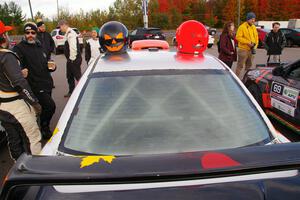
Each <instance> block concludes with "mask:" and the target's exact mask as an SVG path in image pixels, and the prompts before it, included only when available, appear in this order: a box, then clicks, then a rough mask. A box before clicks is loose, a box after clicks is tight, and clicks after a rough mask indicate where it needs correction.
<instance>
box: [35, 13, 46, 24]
mask: <svg viewBox="0 0 300 200" xmlns="http://www.w3.org/2000/svg"><path fill="white" fill-rule="evenodd" d="M44 18H45V16H44V14H42V13H41V12H40V11H38V12H37V13H36V14H35V16H34V21H35V22H36V21H38V20H43V19H44Z"/></svg>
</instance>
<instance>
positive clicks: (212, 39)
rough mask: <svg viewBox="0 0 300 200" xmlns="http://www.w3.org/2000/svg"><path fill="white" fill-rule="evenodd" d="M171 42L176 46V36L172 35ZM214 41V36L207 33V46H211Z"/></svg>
mask: <svg viewBox="0 0 300 200" xmlns="http://www.w3.org/2000/svg"><path fill="white" fill-rule="evenodd" d="M172 43H173V46H177V41H176V36H175V37H173V39H172ZM214 43H215V38H214V36H212V35H209V37H208V44H207V47H208V48H211V47H212V46H213V45H214Z"/></svg>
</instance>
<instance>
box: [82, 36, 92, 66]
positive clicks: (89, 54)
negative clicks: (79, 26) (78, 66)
mask: <svg viewBox="0 0 300 200" xmlns="http://www.w3.org/2000/svg"><path fill="white" fill-rule="evenodd" d="M84 49H85V54H84V55H85V61H86V62H87V63H89V61H90V59H91V57H92V52H91V45H90V43H89V42H87V41H86V43H85V47H84Z"/></svg>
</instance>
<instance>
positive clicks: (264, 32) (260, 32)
mask: <svg viewBox="0 0 300 200" xmlns="http://www.w3.org/2000/svg"><path fill="white" fill-rule="evenodd" d="M269 32H270V29H262V28H257V33H258V40H259V42H258V48H264V40H265V37H266V36H267V34H268V33H269Z"/></svg>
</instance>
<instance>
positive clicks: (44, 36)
mask: <svg viewBox="0 0 300 200" xmlns="http://www.w3.org/2000/svg"><path fill="white" fill-rule="evenodd" d="M37 39H38V40H39V41H40V42H41V44H42V47H43V49H44V51H45V53H46V55H47V59H48V60H50V59H51V52H53V51H54V47H55V44H54V41H53V39H52V37H51V35H50V34H49V33H48V32H38V33H37Z"/></svg>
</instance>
